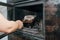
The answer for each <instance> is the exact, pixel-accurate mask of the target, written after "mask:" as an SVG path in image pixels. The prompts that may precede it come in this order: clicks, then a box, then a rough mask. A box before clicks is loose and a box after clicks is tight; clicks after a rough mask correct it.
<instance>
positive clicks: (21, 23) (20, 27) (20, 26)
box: [16, 20, 23, 29]
mask: <svg viewBox="0 0 60 40" xmlns="http://www.w3.org/2000/svg"><path fill="white" fill-rule="evenodd" d="M16 23H18V26H19V27H18V29H22V27H23V22H22V21H20V20H17V21H16Z"/></svg>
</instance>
